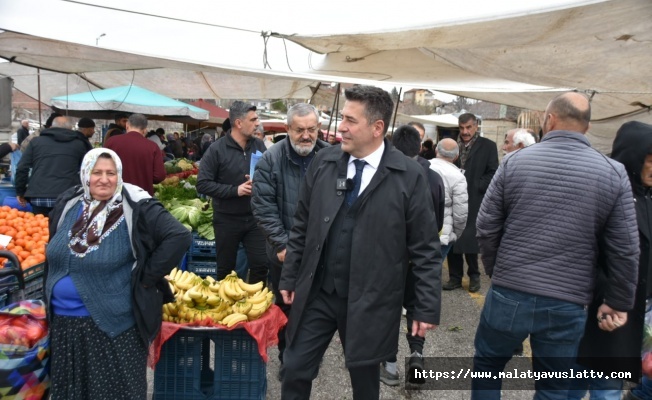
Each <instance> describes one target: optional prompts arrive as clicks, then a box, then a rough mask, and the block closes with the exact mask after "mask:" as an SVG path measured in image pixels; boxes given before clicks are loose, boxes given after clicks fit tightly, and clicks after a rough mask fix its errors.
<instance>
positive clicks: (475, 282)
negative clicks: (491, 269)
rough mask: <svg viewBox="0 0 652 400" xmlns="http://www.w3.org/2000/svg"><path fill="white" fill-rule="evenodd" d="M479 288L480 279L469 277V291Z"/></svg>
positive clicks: (473, 291)
mask: <svg viewBox="0 0 652 400" xmlns="http://www.w3.org/2000/svg"><path fill="white" fill-rule="evenodd" d="M478 290H480V279H471V280H470V281H469V292H471V293H475V292H477V291H478Z"/></svg>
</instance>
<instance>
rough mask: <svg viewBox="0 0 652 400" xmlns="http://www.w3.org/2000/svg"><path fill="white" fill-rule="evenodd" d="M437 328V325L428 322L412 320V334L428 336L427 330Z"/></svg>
mask: <svg viewBox="0 0 652 400" xmlns="http://www.w3.org/2000/svg"><path fill="white" fill-rule="evenodd" d="M430 329H437V325H434V324H429V323H427V322H419V321H412V336H421V337H426V331H427V330H430Z"/></svg>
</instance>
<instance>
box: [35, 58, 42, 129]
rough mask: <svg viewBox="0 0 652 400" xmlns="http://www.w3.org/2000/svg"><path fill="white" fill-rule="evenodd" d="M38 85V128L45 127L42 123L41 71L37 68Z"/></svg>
mask: <svg viewBox="0 0 652 400" xmlns="http://www.w3.org/2000/svg"><path fill="white" fill-rule="evenodd" d="M36 83H37V86H38V126H39V127H41V128H42V127H43V124H42V123H41V69H40V68H36Z"/></svg>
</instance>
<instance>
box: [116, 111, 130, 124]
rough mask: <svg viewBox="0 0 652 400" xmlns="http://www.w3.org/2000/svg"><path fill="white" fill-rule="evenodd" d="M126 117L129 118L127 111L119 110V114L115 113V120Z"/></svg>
mask: <svg viewBox="0 0 652 400" xmlns="http://www.w3.org/2000/svg"><path fill="white" fill-rule="evenodd" d="M125 118H129V114H127V113H123V112H119V113H117V114H116V115H115V117H114V120H115V122H118V121H120V120H121V119H125Z"/></svg>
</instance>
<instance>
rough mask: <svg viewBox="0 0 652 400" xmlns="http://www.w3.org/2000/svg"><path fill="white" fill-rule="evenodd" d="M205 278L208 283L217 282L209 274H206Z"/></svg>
mask: <svg viewBox="0 0 652 400" xmlns="http://www.w3.org/2000/svg"><path fill="white" fill-rule="evenodd" d="M206 280H207V281H208V283H213V282H217V281H216V280H215V278H213V277H212V276H210V275H207V276H206Z"/></svg>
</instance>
